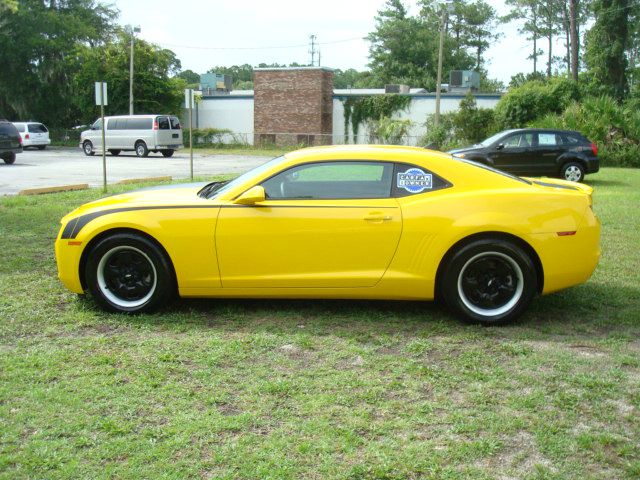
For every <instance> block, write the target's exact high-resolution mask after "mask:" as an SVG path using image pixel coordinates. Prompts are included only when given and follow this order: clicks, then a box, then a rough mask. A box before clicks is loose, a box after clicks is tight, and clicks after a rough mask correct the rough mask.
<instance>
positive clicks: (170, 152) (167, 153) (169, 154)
mask: <svg viewBox="0 0 640 480" xmlns="http://www.w3.org/2000/svg"><path fill="white" fill-rule="evenodd" d="M160 152H161V153H162V156H163V157H166V158H169V157H172V156H173V152H174V151H173V150H160Z"/></svg>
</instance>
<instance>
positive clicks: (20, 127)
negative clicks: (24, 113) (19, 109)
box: [13, 123, 26, 132]
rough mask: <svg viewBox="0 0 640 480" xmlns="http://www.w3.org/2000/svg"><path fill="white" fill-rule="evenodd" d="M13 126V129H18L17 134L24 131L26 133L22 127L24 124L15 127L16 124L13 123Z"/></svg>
mask: <svg viewBox="0 0 640 480" xmlns="http://www.w3.org/2000/svg"><path fill="white" fill-rule="evenodd" d="M13 125H14V127H16V128H17V129H18V131H19V132H25V131H26V128H25V125H24V124H17V125H16V124H15V123H14V124H13Z"/></svg>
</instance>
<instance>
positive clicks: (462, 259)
mask: <svg viewBox="0 0 640 480" xmlns="http://www.w3.org/2000/svg"><path fill="white" fill-rule="evenodd" d="M443 272H444V274H443V276H442V279H441V285H440V291H441V294H442V297H443V298H444V300H445V301H446V303H447V305H449V307H450V308H451V309H452V310H453V311H454V312H455V313H456V314H457V315H458V316H460V317H461V318H463V319H464V320H466V321H469V322H473V323H481V324H484V325H500V324H504V323H508V322H511V321H513V320H515V319H517V318H518V317H519V316H520V315H522V313H523V312H524V311H525V310H526V308H527V306H528V305H529V303H531V300H532V299H533V297H534V295H535V293H536V286H537V274H536V269H535V266H534V264H533V261H532V260H531V258H530V257H529V255H527V253H526V252H524V251H523V250H522V249H521V248H520V247H518V246H517V245H515V244H513V243H511V242H509V241H506V240H502V239H482V240H476V241H474V242H471V243H469V244H467V245H465V246H463V247H462V248H460V249H458V250H457V251H456V252H455V253H454V254H453V256H452V257H451V258H450V260H449V261H448V262H447V264H446V265H445V266H444V270H443Z"/></svg>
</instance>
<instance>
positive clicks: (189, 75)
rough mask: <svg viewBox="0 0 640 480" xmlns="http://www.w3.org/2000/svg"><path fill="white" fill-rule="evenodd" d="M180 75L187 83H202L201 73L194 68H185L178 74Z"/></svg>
mask: <svg viewBox="0 0 640 480" xmlns="http://www.w3.org/2000/svg"><path fill="white" fill-rule="evenodd" d="M178 77H179V78H181V79H183V80H184V81H185V82H187V85H196V84H199V83H200V75H199V74H197V73H196V72H194V71H193V70H184V71H182V72H180V73H179V74H178Z"/></svg>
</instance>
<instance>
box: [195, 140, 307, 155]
mask: <svg viewBox="0 0 640 480" xmlns="http://www.w3.org/2000/svg"><path fill="white" fill-rule="evenodd" d="M300 148H301V147H300V146H293V147H276V146H274V147H272V148H259V147H253V146H247V147H220V148H210V147H195V146H194V147H193V153H196V154H200V155H251V156H258V157H278V156H280V155H282V154H284V153H286V152H291V151H293V150H298V149H300ZM185 152H186V153H189V143H188V142H187V143H186V144H185V148H184V150H182V153H185Z"/></svg>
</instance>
